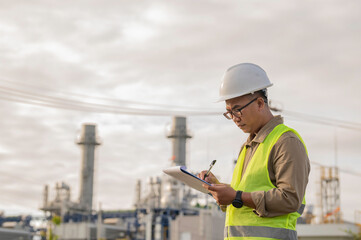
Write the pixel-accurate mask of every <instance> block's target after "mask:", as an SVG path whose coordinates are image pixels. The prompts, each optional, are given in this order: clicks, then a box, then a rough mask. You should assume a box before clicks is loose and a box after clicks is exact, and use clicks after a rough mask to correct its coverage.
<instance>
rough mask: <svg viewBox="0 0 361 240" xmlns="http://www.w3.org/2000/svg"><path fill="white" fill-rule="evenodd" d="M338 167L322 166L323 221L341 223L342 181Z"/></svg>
mask: <svg viewBox="0 0 361 240" xmlns="http://www.w3.org/2000/svg"><path fill="white" fill-rule="evenodd" d="M338 172H339V170H338V167H324V166H321V182H320V183H321V191H320V193H321V201H320V202H321V216H322V218H321V221H322V223H341V222H342V220H341V209H340V181H339V174H338Z"/></svg>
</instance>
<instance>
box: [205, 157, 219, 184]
mask: <svg viewBox="0 0 361 240" xmlns="http://www.w3.org/2000/svg"><path fill="white" fill-rule="evenodd" d="M216 162H217V160H213V161H212V162H211V165H209V169H208V171H207V173H206V174H204V177H203V180H204V179H206V177H208V174H209V172H210V171H211V169H212V167H213V166H214V164H215V163H216Z"/></svg>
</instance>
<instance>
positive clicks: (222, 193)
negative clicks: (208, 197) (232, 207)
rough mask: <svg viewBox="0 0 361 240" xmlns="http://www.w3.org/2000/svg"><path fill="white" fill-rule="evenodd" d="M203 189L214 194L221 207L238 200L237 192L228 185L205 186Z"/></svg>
mask: <svg viewBox="0 0 361 240" xmlns="http://www.w3.org/2000/svg"><path fill="white" fill-rule="evenodd" d="M203 187H204V188H205V189H207V190H208V191H209V192H210V193H211V194H212V196H213V197H214V199H216V201H217V203H218V204H219V205H229V204H231V203H232V201H233V200H234V199H235V198H236V191H235V190H234V189H233V188H232V187H231V186H229V185H227V184H212V186H209V185H207V184H203Z"/></svg>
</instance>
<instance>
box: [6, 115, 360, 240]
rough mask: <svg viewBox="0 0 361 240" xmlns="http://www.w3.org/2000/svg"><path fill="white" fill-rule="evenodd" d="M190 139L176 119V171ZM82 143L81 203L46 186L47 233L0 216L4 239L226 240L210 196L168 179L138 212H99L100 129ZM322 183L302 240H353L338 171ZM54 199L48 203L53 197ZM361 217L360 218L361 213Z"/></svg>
mask: <svg viewBox="0 0 361 240" xmlns="http://www.w3.org/2000/svg"><path fill="white" fill-rule="evenodd" d="M191 137H192V136H191V135H190V134H189V132H188V129H187V124H186V118H185V117H179V116H177V117H173V123H172V128H171V130H170V132H168V134H167V138H169V139H170V140H171V141H172V152H173V157H172V160H173V161H172V166H186V165H187V161H186V147H187V139H189V138H191ZM77 144H78V145H79V146H80V147H81V149H82V160H81V161H82V165H81V169H80V188H79V189H80V191H79V196H78V198H77V199H75V198H74V197H72V196H71V187H72V186H70V185H69V184H67V183H65V182H58V183H55V187H54V189H52V188H50V187H49V186H48V185H45V186H44V192H43V203H42V206H41V210H42V211H43V212H44V216H45V217H46V219H47V227H46V229H40V230H39V229H38V231H37V230H36V229H33V228H32V226H30V221H31V217H28V218H24V217H23V218H19V217H18V218H17V217H5V216H0V224H1V228H0V239H14V240H20V239H22V240H25V239H58V240H90V239H93V240H95V239H97V240H101V239H103V240H104V239H109V240H120V239H124V240H216V239H223V227H224V220H225V213H223V212H222V211H221V210H220V208H219V207H218V206H217V204H216V203H215V201H213V200H210V201H204V199H206V198H207V197H208V196H205V194H203V193H199V192H196V191H194V190H192V189H190V188H189V187H188V186H186V185H184V184H183V183H181V182H179V181H177V180H175V179H174V178H171V177H169V176H168V175H164V174H162V175H159V176H153V177H150V178H149V179H147V181H145V182H142V181H141V180H138V181H137V183H136V185H135V186H134V188H135V201H134V204H133V205H134V208H133V209H129V210H127V211H120V210H114V211H102V210H101V209H100V208H98V210H95V209H96V207H95V206H94V205H95V204H94V202H93V192H94V171H95V151H96V148H97V147H99V145H101V142H100V141H99V137H98V135H97V129H96V125H95V124H83V126H82V132H81V136H80V138H79V139H78V140H77ZM320 171H321V178H320V182H319V187H320V190H319V196H318V199H319V206H318V207H319V209H320V212H321V213H320V216H321V218H320V222H319V224H312V223H314V222H315V221H314V220H315V215H314V211H313V206H308V207H307V208H306V211H305V212H304V214H303V215H302V217H301V218H299V224H298V226H297V230H298V235H299V239H305V240H306V239H307V240H313V239H331V240H332V239H354V238H353V237H352V235H351V234H350V233H351V232H358V231H359V226H357V225H355V224H351V223H345V222H343V221H342V218H341V210H340V189H339V175H338V169H337V168H335V167H333V168H326V167H321V168H320ZM50 191H55V197H54V198H53V199H49V195H50V194H49V192H50ZM360 216H361V214H360Z"/></svg>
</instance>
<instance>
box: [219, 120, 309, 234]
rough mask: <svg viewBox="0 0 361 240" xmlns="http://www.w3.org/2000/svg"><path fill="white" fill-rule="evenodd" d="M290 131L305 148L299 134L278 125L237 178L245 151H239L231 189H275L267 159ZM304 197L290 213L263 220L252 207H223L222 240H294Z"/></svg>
mask: <svg viewBox="0 0 361 240" xmlns="http://www.w3.org/2000/svg"><path fill="white" fill-rule="evenodd" d="M288 131H291V132H293V133H294V134H295V135H296V136H297V137H298V138H299V139H300V141H301V142H302V143H303V145H304V147H305V151H306V153H307V149H306V146H305V144H304V142H303V140H302V138H301V137H300V135H299V134H298V133H297V132H296V131H295V130H293V129H291V128H289V127H287V126H285V125H284V124H279V125H278V126H276V127H275V128H274V129H273V130H272V131H271V132H270V133H269V134H268V135H267V137H266V138H265V140H264V141H263V142H262V143H260V144H259V146H258V148H257V149H256V151H255V153H254V155H253V156H252V159H251V160H250V162H249V163H248V166H247V169H245V171H244V173H243V174H244V176H241V174H242V169H243V163H244V158H245V155H246V148H244V149H242V151H241V153H240V155H239V158H238V161H237V164H236V167H235V169H234V172H233V177H232V182H231V187H232V188H233V189H235V190H236V191H239V190H240V191H245V192H254V191H269V190H271V189H272V188H276V186H274V185H273V183H272V182H271V180H270V178H269V172H268V160H269V154H270V152H271V149H272V148H273V146H274V144H275V143H276V142H277V141H278V139H279V138H280V136H282V134H283V133H285V132H288ZM305 203H306V202H305V197H304V198H303V201H302V205H301V206H300V208H299V209H298V210H297V211H295V212H292V213H289V214H284V215H281V216H277V217H272V218H267V217H259V216H257V215H256V214H255V213H254V212H253V209H252V208H249V207H247V206H243V207H242V208H239V209H237V208H234V207H233V206H232V205H229V206H228V207H227V215H226V224H225V225H226V226H225V239H227V240H228V239H230V238H232V240H236V239H237V240H238V239H253V238H254V239H258V240H260V239H297V233H296V231H295V230H296V222H297V218H298V217H299V216H300V215H301V214H302V213H303V211H304V208H305Z"/></svg>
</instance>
